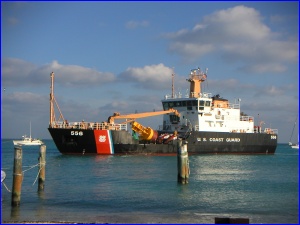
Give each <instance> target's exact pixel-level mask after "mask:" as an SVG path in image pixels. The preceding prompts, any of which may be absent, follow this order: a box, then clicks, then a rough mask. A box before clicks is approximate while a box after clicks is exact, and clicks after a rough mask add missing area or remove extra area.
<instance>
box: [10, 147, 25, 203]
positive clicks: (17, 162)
mask: <svg viewBox="0 0 300 225" xmlns="http://www.w3.org/2000/svg"><path fill="white" fill-rule="evenodd" d="M14 153H15V156H14V172H13V188H12V196H11V205H12V206H19V205H20V202H21V188H22V181H23V172H22V147H21V146H17V147H15V152H14Z"/></svg>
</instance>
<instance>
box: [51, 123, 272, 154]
mask: <svg viewBox="0 0 300 225" xmlns="http://www.w3.org/2000/svg"><path fill="white" fill-rule="evenodd" d="M48 130H49V132H50V134H51V136H52V138H53V140H54V142H55V144H56V147H57V148H58V150H59V151H60V152H61V153H62V154H176V153H177V141H171V142H169V143H168V144H154V143H146V142H139V141H138V140H135V139H134V138H133V137H132V136H131V135H130V134H129V133H128V132H127V131H106V130H103V131H99V130H98V131H97V130H86V129H62V128H48ZM187 141H188V146H187V148H188V152H189V154H274V153H275V150H276V147H277V135H276V134H265V133H251V134H250V133H224V132H201V131H194V132H192V133H191V135H190V136H189V137H188V138H187Z"/></svg>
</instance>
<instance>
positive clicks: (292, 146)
mask: <svg viewBox="0 0 300 225" xmlns="http://www.w3.org/2000/svg"><path fill="white" fill-rule="evenodd" d="M296 122H297V118H296V121H295V123H294V127H293V131H292V134H291V137H290V141H289V146H291V148H294V149H299V136H298V143H297V144H293V143H292V141H291V140H292V137H293V134H294V130H295V126H296V124H297V123H296Z"/></svg>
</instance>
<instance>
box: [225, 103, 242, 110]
mask: <svg viewBox="0 0 300 225" xmlns="http://www.w3.org/2000/svg"><path fill="white" fill-rule="evenodd" d="M228 107H229V108H230V109H239V108H240V104H237V103H229V105H228Z"/></svg>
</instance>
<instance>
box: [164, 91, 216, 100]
mask: <svg viewBox="0 0 300 225" xmlns="http://www.w3.org/2000/svg"><path fill="white" fill-rule="evenodd" d="M189 97H190V95H189V94H185V95H183V94H181V93H180V92H179V93H178V94H174V95H173V96H172V95H165V99H177V98H189ZM192 97H193V98H211V97H212V93H208V92H203V93H200V94H196V92H192Z"/></svg>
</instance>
